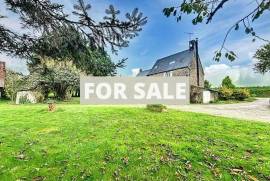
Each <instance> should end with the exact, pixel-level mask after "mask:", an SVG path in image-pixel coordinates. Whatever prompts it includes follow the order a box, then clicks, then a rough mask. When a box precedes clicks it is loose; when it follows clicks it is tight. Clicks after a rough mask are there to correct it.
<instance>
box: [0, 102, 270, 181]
mask: <svg viewBox="0 0 270 181" xmlns="http://www.w3.org/2000/svg"><path fill="white" fill-rule="evenodd" d="M177 178H179V179H181V180H183V179H185V180H200V179H203V180H218V179H220V180H232V179H235V180H256V179H258V180H269V179H270V124H266V123H258V122H248V121H240V120H233V119H229V118H221V117H214V116H208V115H204V114H195V113H187V112H179V111H175V110H169V111H168V112H164V113H152V112H150V111H148V110H146V109H144V108H128V107H101V106H95V107H93V106H81V105H78V104H73V105H72V104H60V105H57V111H56V112H54V113H51V112H47V106H46V105H20V106H16V105H10V104H7V102H2V103H0V180H1V181H2V180H36V181H37V180H45V179H46V180H101V179H103V180H114V179H116V180H117V179H120V180H165V179H168V180H174V179H177Z"/></svg>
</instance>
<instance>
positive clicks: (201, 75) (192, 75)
mask: <svg viewBox="0 0 270 181" xmlns="http://www.w3.org/2000/svg"><path fill="white" fill-rule="evenodd" d="M189 81H190V85H194V86H199V87H204V73H203V70H202V68H201V66H200V65H199V85H198V82H197V61H196V58H195V57H194V58H193V61H192V63H191V66H190V80H189Z"/></svg>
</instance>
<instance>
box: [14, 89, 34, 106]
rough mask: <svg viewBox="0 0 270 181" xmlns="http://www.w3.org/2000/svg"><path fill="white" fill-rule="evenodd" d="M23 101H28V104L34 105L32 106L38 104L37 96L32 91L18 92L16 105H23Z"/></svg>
mask: <svg viewBox="0 0 270 181" xmlns="http://www.w3.org/2000/svg"><path fill="white" fill-rule="evenodd" d="M22 99H27V102H29V103H32V104H35V103H37V99H36V97H35V94H34V93H33V92H32V91H20V92H17V96H16V104H23V102H21V100H22Z"/></svg>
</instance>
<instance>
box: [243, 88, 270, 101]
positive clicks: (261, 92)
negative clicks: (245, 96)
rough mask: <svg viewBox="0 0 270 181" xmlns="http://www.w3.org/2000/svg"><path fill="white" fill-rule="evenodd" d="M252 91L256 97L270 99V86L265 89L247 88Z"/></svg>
mask: <svg viewBox="0 0 270 181" xmlns="http://www.w3.org/2000/svg"><path fill="white" fill-rule="evenodd" d="M246 88H247V89H249V90H250V93H251V95H252V96H254V97H269V98H270V86H265V87H246Z"/></svg>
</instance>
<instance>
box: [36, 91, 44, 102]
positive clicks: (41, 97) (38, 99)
mask: <svg viewBox="0 0 270 181" xmlns="http://www.w3.org/2000/svg"><path fill="white" fill-rule="evenodd" d="M34 96H35V98H36V100H37V103H43V102H44V95H43V94H41V93H40V92H34Z"/></svg>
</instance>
